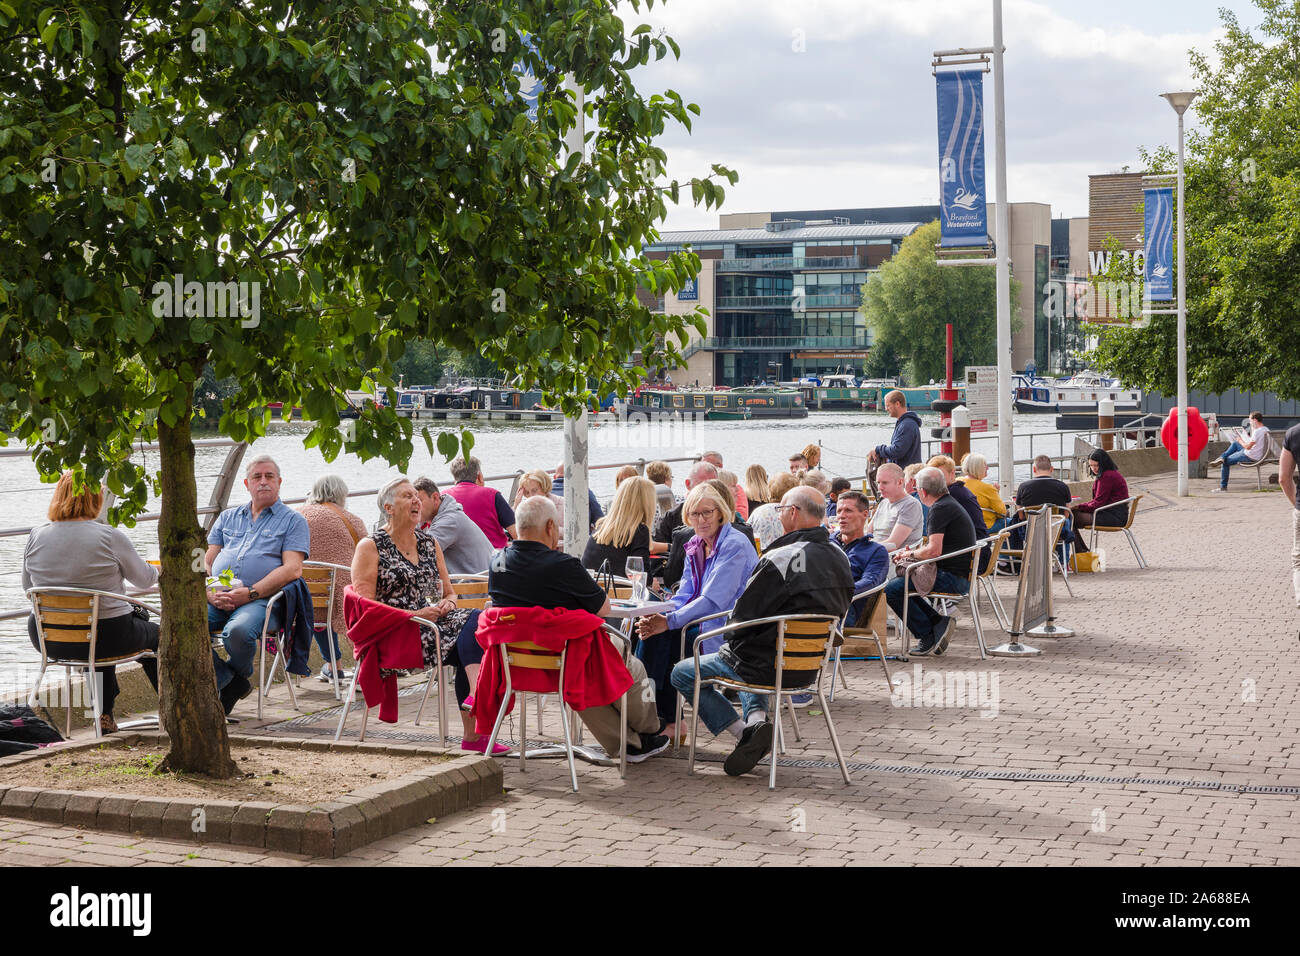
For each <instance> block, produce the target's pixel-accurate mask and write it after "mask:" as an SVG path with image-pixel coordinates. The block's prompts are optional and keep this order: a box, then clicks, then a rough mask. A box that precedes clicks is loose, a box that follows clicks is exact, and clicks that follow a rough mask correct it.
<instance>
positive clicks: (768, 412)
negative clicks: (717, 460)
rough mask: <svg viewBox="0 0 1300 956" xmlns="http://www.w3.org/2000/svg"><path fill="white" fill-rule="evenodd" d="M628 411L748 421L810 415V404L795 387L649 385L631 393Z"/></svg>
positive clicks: (666, 415) (635, 413) (632, 413)
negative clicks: (681, 386) (667, 386)
mask: <svg viewBox="0 0 1300 956" xmlns="http://www.w3.org/2000/svg"><path fill="white" fill-rule="evenodd" d="M626 414H627V415H628V416H632V415H644V416H647V417H649V418H668V417H672V416H675V415H680V416H682V417H683V418H703V419H705V420H706V421H748V420H749V419H751V418H807V417H808V406H807V405H806V404H804V397H803V394H802V393H801V392H799V391H798V390H796V389H789V388H779V387H772V386H765V385H759V386H753V387H745V388H724V387H716V388H681V389H677V388H650V387H648V386H647V387H642V388H639V389H637V390H636V391H635V392H633V393H632V394H631V395H629V396H628V400H627V404H626Z"/></svg>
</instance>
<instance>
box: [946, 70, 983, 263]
mask: <svg viewBox="0 0 1300 956" xmlns="http://www.w3.org/2000/svg"><path fill="white" fill-rule="evenodd" d="M935 81H936V83H937V87H938V96H939V245H941V246H957V247H960V246H983V245H985V244H987V243H988V241H989V224H988V209H987V206H986V205H985V200H984V74H983V72H982V71H980V70H957V71H954V72H949V73H939V74H936V76H935Z"/></svg>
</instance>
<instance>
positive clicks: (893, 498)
mask: <svg viewBox="0 0 1300 956" xmlns="http://www.w3.org/2000/svg"><path fill="white" fill-rule="evenodd" d="M876 484H877V486H879V488H880V493H881V495H883V496H884V500H883V501H881V502H880V504H879V505H877V506H876V513H875V514H874V515H872V516H871V521H870V522H869V523H868V524H867V533H868V534H870V535H871V536H872V537H873V538H875V539H876V541H877V542H879V544H880V545H881V546H882V547H883V548H884V549H885V550H886V551H890V552H893V551H897V550H898V549H899V548H903V547H907V548H911V547H915V546H916V545H918V544H920V543H921V532H922V530H923V529H924V528H925V513H924V512H923V511H922V510H921V502H920V501H918V500H917V499H916V498H913V497H912V496H911V495H909V494H908V493H907V485H906V482H905V480H904V478H903V469H902V468H899V467H898V466H897V465H895V464H894V463H893V462H892V461H891V462H886V463H885V464H883V465H881V466H880V469H879V470H878V471H877V472H876Z"/></svg>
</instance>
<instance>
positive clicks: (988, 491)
mask: <svg viewBox="0 0 1300 956" xmlns="http://www.w3.org/2000/svg"><path fill="white" fill-rule="evenodd" d="M961 470H962V471H963V472H965V473H966V477H965V478H964V479H963V480H962V484H963V485H965V486H966V490H967V491H969V492H970V493H971V494H973V495H974V496H975V500H976V501H978V502H979V504H980V510H981V512H982V514H983V516H984V524H985V526H986V527H987V528H988V531H989V534H993V533H994V532H996V531H1001V530H1002V529H1003V528H1004V527H1006V523H1007V506H1006V502H1004V501H1003V500H1002V495H1001V493H1000V492H999V491H998V489H997V487H996V486H995V485H991V484H989V483H988V482H987V481H985V480H984V479H985V478H986V477H987V476H988V473H989V463H988V459H987V458H985V457H984V456H983V455H981V454H980V453H979V452H974V451H973V452H971V453H970V454H968V455H967V456H966V457H965V458H963V459H962V460H961ZM975 530H976V531H980V530H981V529H980V527H979V526H978V525H976V527H975Z"/></svg>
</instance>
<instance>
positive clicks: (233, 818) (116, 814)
mask: <svg viewBox="0 0 1300 956" xmlns="http://www.w3.org/2000/svg"><path fill="white" fill-rule="evenodd" d="M230 740H231V743H232V744H235V743H242V744H246V745H252V746H257V747H268V748H282V749H287V750H298V749H303V750H321V751H323V750H330V751H336V752H347V751H369V752H372V753H373V752H376V751H379V752H389V753H392V754H394V755H401V756H405V757H410V756H428V757H431V758H441V757H444V756H445V754H444V752H443V751H441V750H435V749H433V748H426V747H389V746H387V745H384V744H375V743H337V744H335V743H329V744H326V743H324V742H323V741H321V740H319V739H315V740H299V739H295V738H279V737H252V736H232V737H231V738H230ZM166 743H167V737H166V735H164V734H161V733H158V732H149V733H130V734H117V735H114V736H111V737H104V738H102V739H99V740H89V741H86V742H85V743H80V744H71V745H68V746H61V747H59V748H58V749H57V750H54V751H51V750H44V749H43V750H37V751H33V752H32V753H27V754H19V755H16V756H13V757H5V758H3V759H0V767H13V766H14V765H16V764H22V763H25V762H27V761H36V760H39V761H42V762H44V761H48V760H50V759H51V757H54V756H55V755H63V754H67V753H74V752H76V751H78V750H88V749H92V748H95V747H102V746H110V747H113V746H117V747H124V746H128V745H134V744H144V745H146V746H147V745H150V744H160V745H163V746H165V745H166ZM502 780H503V775H502V772H501V766H500V763H499V762H498V761H496V760H493V759H492V758H491V757H485V756H480V755H478V754H470V755H467V756H462V757H457V758H455V759H454V760H448V761H444V762H442V763H439V764H438V765H436V766H430V767H426V768H423V769H420V770H413V771H411V772H410V773H408V774H406V775H405V776H403V777H400V778H398V779H396V780H387V781H384V782H382V783H376V784H372V785H370V786H367V787H362V788H361V789H358V790H354V791H352V792H351V793H348V794H344V795H342V796H340V797H338V798H337V799H335V800H333V801H330V802H327V803H319V804H313V805H311V806H306V805H301V804H281V803H263V802H254V801H246V802H236V801H231V800H215V799H214V800H205V799H198V798H194V797H183V798H178V797H155V796H150V795H148V793H147V790H148V785H147V783H143V782H142V785H141V791H142V793H141V794H140V795H138V796H137V795H127V794H121V793H112V794H110V793H100V792H96V791H92V790H81V791H74V790H46V789H43V788H38V787H24V786H13V785H8V784H0V816H5V817H16V818H18V819H22V820H37V821H40V822H42V823H54V824H62V825H64V826H81V827H93V828H94V829H97V830H115V831H121V832H124V833H135V834H139V835H141V836H147V837H156V838H159V839H167V840H188V841H191V842H193V843H200V844H202V843H230V844H234V845H238V846H252V847H264V848H266V849H268V850H283V851H285V852H288V853H303V854H306V855H308V856H328V857H337V856H343V855H344V854H346V853H350V852H351V851H353V850H355V849H357V848H358V847H362V846H365V845H366V844H367V843H373V842H374V841H376V840H382V839H383V838H384V837H387V836H392V835H393V834H394V833H399V832H401V831H402V830H405V829H407V828H408V827H413V826H416V825H417V824H420V823H423V822H424V821H426V820H428V819H429V818H430V817H443V816H446V815H447V814H450V813H454V812H455V811H457V810H464V809H467V808H469V807H472V806H474V805H475V804H476V803H478V802H480V801H481V800H484V799H487V798H489V797H493V796H495V795H497V794H499V793H500V792H501V786H502ZM200 812H201V814H200ZM200 815H201V816H202V819H203V830H202V832H195V826H194V824H195V822H196V821H197V820H198V819H199V818H200Z"/></svg>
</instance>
